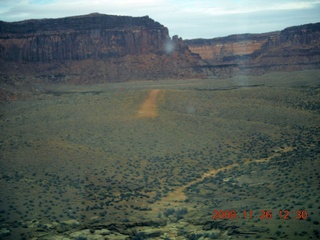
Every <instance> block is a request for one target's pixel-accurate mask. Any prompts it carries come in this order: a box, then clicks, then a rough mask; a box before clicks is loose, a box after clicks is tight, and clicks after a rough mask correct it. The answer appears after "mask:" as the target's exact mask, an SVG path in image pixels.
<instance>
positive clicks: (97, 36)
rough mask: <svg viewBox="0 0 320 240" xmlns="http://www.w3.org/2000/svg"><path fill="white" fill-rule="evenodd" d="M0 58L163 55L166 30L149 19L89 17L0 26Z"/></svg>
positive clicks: (49, 59) (47, 59)
mask: <svg viewBox="0 0 320 240" xmlns="http://www.w3.org/2000/svg"><path fill="white" fill-rule="evenodd" d="M0 38H1V41H0V44H1V48H0V57H1V58H2V59H4V60H6V61H28V62H52V61H65V60H84V59H108V58H110V57H120V56H124V55H127V54H134V55H137V54H145V53H158V52H159V53H160V52H163V46H164V45H165V43H166V41H168V38H169V35H168V29H167V28H165V27H164V26H162V25H161V24H159V23H157V22H155V21H153V20H152V19H150V18H149V17H147V16H146V17H137V18H134V17H120V16H109V15H101V14H90V15H86V16H82V17H68V18H61V19H43V20H27V21H22V22H14V23H6V22H1V24H0Z"/></svg>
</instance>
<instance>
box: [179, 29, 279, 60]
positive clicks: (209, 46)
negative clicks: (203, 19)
mask: <svg viewBox="0 0 320 240" xmlns="http://www.w3.org/2000/svg"><path fill="white" fill-rule="evenodd" d="M277 34H278V33H277V32H274V33H267V34H239V35H231V36H228V37H220V38H213V39H193V40H185V42H186V43H187V44H188V46H189V49H190V50H191V51H192V52H194V53H197V54H199V55H200V56H201V58H202V59H205V60H214V61H223V58H224V57H230V56H242V55H248V54H252V53H253V52H255V51H257V50H259V49H261V47H262V46H263V45H264V44H265V43H266V42H267V41H268V39H269V38H272V37H273V36H276V35H277Z"/></svg>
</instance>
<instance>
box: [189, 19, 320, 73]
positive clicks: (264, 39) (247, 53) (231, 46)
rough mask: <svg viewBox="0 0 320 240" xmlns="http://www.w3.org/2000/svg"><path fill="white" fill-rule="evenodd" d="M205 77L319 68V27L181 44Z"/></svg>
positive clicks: (196, 40)
mask: <svg viewBox="0 0 320 240" xmlns="http://www.w3.org/2000/svg"><path fill="white" fill-rule="evenodd" d="M185 42H186V43H187V44H188V46H189V49H190V50H191V51H192V52H194V53H197V54H199V55H200V56H201V58H202V59H203V60H205V61H206V63H207V64H205V65H201V66H199V68H202V69H205V71H206V73H207V74H208V75H210V74H212V75H218V76H230V75H234V74H238V73H241V72H244V73H246V74H250V73H252V74H261V73H265V72H268V71H279V70H280V71H287V70H299V69H312V68H319V67H320V23H316V24H307V25H302V26H296V27H290V28H286V29H284V30H283V31H280V32H272V33H266V34H242V35H232V36H228V37H224V38H214V39H195V40H186V41H185Z"/></svg>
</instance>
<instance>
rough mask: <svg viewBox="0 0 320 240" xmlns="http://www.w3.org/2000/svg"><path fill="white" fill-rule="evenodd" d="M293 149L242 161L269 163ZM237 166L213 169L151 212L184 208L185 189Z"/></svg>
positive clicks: (153, 207)
mask: <svg viewBox="0 0 320 240" xmlns="http://www.w3.org/2000/svg"><path fill="white" fill-rule="evenodd" d="M292 150H293V148H292V147H287V148H284V149H282V151H279V152H277V153H274V154H272V155H271V156H269V157H267V158H261V159H256V160H244V162H243V163H244V164H248V163H251V162H255V163H260V162H267V161H270V160H271V159H272V158H274V157H276V156H280V155H281V153H285V152H289V151H292ZM236 166H239V164H238V163H234V164H231V165H229V166H226V167H222V168H219V169H213V170H211V171H209V172H207V173H204V174H203V175H202V176H201V178H198V179H196V180H194V181H192V182H189V183H187V184H186V185H183V186H181V187H179V188H177V189H175V190H174V191H173V192H171V193H169V194H168V196H167V197H164V198H162V199H161V200H160V201H158V202H155V203H154V204H152V205H151V206H150V207H151V208H152V210H153V211H155V212H158V211H161V212H163V210H164V209H165V208H167V207H168V206H169V205H170V206H169V207H180V206H183V205H184V206H185V205H186V204H185V203H184V202H183V201H184V200H186V199H187V196H186V194H185V193H184V191H185V190H186V188H187V187H189V186H191V185H193V184H196V183H198V182H201V181H203V180H204V179H205V178H207V177H210V176H211V177H214V176H215V175H216V174H217V173H219V172H221V171H224V170H226V171H227V170H230V169H231V168H233V167H236Z"/></svg>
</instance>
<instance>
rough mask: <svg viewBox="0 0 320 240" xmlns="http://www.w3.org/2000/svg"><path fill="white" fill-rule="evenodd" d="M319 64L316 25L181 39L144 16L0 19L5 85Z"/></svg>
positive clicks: (190, 75) (1, 74) (205, 74)
mask: <svg viewBox="0 0 320 240" xmlns="http://www.w3.org/2000/svg"><path fill="white" fill-rule="evenodd" d="M319 67H320V23H317V24H308V25H303V26H297V27H290V28H287V29H284V30H283V31H279V32H272V33H265V34H241V35H232V36H228V37H222V38H215V39H194V40H185V41H183V40H182V39H181V38H179V37H178V36H174V37H172V38H170V36H169V32H168V29H167V28H166V27H164V26H163V25H161V24H160V23H158V22H156V21H154V20H152V19H151V18H149V17H148V16H145V17H127V16H112V15H103V14H98V13H94V14H89V15H84V16H76V17H67V18H60V19H41V20H26V21H20V22H13V23H8V22H3V21H0V79H1V81H0V83H6V84H11V83H14V82H15V81H18V80H19V81H24V80H25V79H28V80H29V81H31V82H37V81H40V82H43V81H50V82H57V81H59V82H70V83H95V82H105V81H108V82H118V81H127V80H138V79H166V78H194V77H217V76H218V77H229V76H232V75H235V74H262V73H265V72H267V71H275V70H276V71H279V70H280V71H287V70H298V69H310V68H319ZM0 90H1V89H0ZM0 94H1V92H0Z"/></svg>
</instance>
